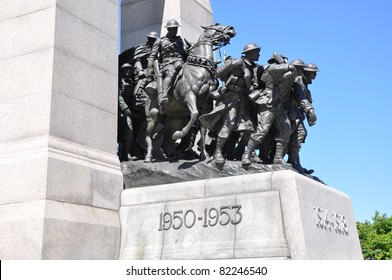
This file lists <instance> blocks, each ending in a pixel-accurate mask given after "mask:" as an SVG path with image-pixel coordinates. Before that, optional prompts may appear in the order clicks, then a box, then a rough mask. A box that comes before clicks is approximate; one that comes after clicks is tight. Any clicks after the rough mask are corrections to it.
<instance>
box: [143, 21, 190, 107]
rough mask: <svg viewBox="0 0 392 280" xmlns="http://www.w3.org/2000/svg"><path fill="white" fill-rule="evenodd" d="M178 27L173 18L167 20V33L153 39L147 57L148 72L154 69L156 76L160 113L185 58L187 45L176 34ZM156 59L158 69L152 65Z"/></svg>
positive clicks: (151, 72) (152, 71) (150, 72)
mask: <svg viewBox="0 0 392 280" xmlns="http://www.w3.org/2000/svg"><path fill="white" fill-rule="evenodd" d="M178 27H180V24H179V23H178V21H176V20H174V19H172V20H169V21H168V22H167V24H166V26H165V28H166V29H167V34H166V35H165V36H164V37H162V38H161V39H160V40H159V39H158V40H156V41H155V43H154V45H153V47H152V51H151V54H150V56H149V58H148V72H149V74H150V75H152V74H153V73H154V70H155V72H156V73H155V74H156V76H157V84H158V102H159V107H160V111H161V113H163V112H164V106H165V104H167V102H168V101H169V99H168V92H169V90H170V88H171V87H172V85H173V83H174V81H175V79H176V77H177V74H178V72H179V71H180V69H181V68H182V66H183V64H184V61H185V60H186V56H187V47H188V46H189V45H188V43H187V42H186V41H185V40H183V38H182V37H181V36H177V32H178ZM158 60H159V64H160V65H159V69H157V68H158V67H157V66H154V63H155V61H158ZM157 72H158V73H157Z"/></svg>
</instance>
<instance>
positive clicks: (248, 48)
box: [242, 43, 261, 54]
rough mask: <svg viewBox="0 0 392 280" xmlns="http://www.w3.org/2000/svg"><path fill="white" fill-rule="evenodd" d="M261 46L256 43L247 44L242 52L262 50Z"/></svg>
mask: <svg viewBox="0 0 392 280" xmlns="http://www.w3.org/2000/svg"><path fill="white" fill-rule="evenodd" d="M260 49H261V47H259V46H257V45H256V44H254V43H250V44H246V45H245V46H244V49H243V50H242V54H244V53H247V52H250V51H253V50H260Z"/></svg>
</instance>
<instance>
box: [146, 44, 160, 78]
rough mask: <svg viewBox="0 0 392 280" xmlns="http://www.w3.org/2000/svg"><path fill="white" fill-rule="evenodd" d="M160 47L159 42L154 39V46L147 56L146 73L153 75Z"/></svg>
mask: <svg viewBox="0 0 392 280" xmlns="http://www.w3.org/2000/svg"><path fill="white" fill-rule="evenodd" d="M160 46H161V40H160V39H156V41H155V43H154V45H153V46H152V48H151V53H150V55H149V56H148V73H149V74H152V73H154V61H155V60H156V59H158V55H159V51H160Z"/></svg>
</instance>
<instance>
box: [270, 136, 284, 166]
mask: <svg viewBox="0 0 392 280" xmlns="http://www.w3.org/2000/svg"><path fill="white" fill-rule="evenodd" d="M286 146H287V143H283V142H281V141H276V150H275V156H274V160H273V162H272V163H273V164H286V161H285V160H284V159H283V157H284V155H285V150H286Z"/></svg>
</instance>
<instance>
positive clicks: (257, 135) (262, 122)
mask: <svg viewBox="0 0 392 280" xmlns="http://www.w3.org/2000/svg"><path fill="white" fill-rule="evenodd" d="M268 63H269V66H267V67H266V69H264V72H263V75H262V78H261V80H262V81H263V82H264V83H265V89H264V90H257V91H255V92H254V93H253V94H251V95H250V96H249V98H250V99H251V100H253V101H254V102H255V103H256V104H257V128H256V131H254V132H253V133H252V134H251V136H250V140H249V142H248V147H247V150H246V152H245V153H244V154H243V156H242V166H243V167H244V168H247V167H248V166H249V165H251V164H252V160H251V158H252V154H253V152H254V151H255V149H256V147H257V146H258V145H259V144H260V143H262V141H263V139H264V138H265V137H266V135H267V133H268V132H269V130H270V128H271V127H272V126H275V128H276V130H277V135H276V137H275V140H276V149H275V156H274V159H273V163H275V164H284V163H285V161H284V160H283V157H284V155H285V152H286V147H287V144H288V142H289V139H290V134H291V126H290V121H289V119H288V116H287V112H286V110H285V108H284V106H283V102H284V100H285V99H286V98H287V95H288V94H289V92H290V90H289V89H291V85H292V83H293V81H294V78H295V76H296V75H295V71H296V70H295V67H294V66H293V65H290V64H288V63H287V58H286V57H284V56H282V55H279V54H277V53H274V54H273V56H272V57H271V59H269V60H268Z"/></svg>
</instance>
